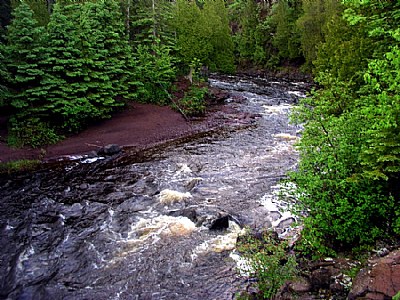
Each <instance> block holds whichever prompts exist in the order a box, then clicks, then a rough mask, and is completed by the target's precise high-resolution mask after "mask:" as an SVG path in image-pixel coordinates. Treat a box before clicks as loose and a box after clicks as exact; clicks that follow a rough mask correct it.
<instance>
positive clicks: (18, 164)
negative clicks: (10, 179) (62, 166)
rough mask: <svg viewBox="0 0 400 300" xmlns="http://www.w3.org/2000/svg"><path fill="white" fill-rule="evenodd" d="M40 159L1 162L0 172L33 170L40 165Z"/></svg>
mask: <svg viewBox="0 0 400 300" xmlns="http://www.w3.org/2000/svg"><path fill="white" fill-rule="evenodd" d="M40 163H41V162H40V160H36V159H21V160H15V161H10V162H4V163H0V174H11V173H16V172H26V171H33V170H35V169H36V168H37V167H38V166H39V165H40Z"/></svg>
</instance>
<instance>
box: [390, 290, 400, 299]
mask: <svg viewBox="0 0 400 300" xmlns="http://www.w3.org/2000/svg"><path fill="white" fill-rule="evenodd" d="M392 299H393V300H400V291H399V292H397V294H396V295H394V296H393V298H392Z"/></svg>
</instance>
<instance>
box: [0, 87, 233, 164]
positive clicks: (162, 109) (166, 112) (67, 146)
mask: <svg viewBox="0 0 400 300" xmlns="http://www.w3.org/2000/svg"><path fill="white" fill-rule="evenodd" d="M226 96H227V95H221V94H218V93H217V92H214V98H215V99H214V100H215V103H213V104H211V105H209V107H208V110H207V113H206V115H205V116H204V117H202V118H196V119H192V120H186V119H185V118H184V117H183V116H182V115H181V114H180V113H178V112H176V111H174V110H173V109H172V108H170V107H169V106H157V105H153V104H140V103H131V104H129V106H128V108H127V109H125V110H124V111H122V112H120V113H118V114H115V115H114V116H113V117H112V118H111V119H109V120H105V121H102V122H99V123H97V124H95V125H92V126H91V127H89V128H87V129H86V130H84V131H82V132H80V133H79V134H76V135H73V136H70V137H67V138H66V139H64V140H63V141H61V142H59V143H57V144H55V145H49V146H46V147H42V148H39V149H32V148H23V149H15V148H11V147H9V146H8V145H7V143H6V139H5V136H6V133H7V132H6V130H5V121H3V123H4V124H2V125H3V126H2V128H4V129H3V130H2V132H1V133H0V137H1V141H0V162H9V161H13V160H20V159H39V160H43V161H48V160H52V159H55V158H59V157H65V156H72V155H83V154H88V153H91V152H93V151H97V150H99V149H101V148H102V147H104V146H105V145H109V144H117V145H119V146H121V147H127V148H129V149H130V150H134V149H142V148H148V147H151V146H152V145H157V144H160V143H163V142H167V141H171V140H174V139H179V138H183V137H185V136H191V135H193V134H196V133H199V132H206V131H209V130H213V129H216V128H218V127H221V126H224V124H226V123H227V122H229V119H231V118H229V115H232V114H233V113H234V112H233V111H232V109H231V108H228V107H226V106H224V105H223V103H222V102H223V98H224V97H226Z"/></svg>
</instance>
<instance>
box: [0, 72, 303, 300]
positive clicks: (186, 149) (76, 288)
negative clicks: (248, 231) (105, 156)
mask: <svg viewBox="0 0 400 300" xmlns="http://www.w3.org/2000/svg"><path fill="white" fill-rule="evenodd" d="M210 84H211V85H212V86H215V87H218V88H221V89H226V90H228V91H229V93H230V98H229V99H228V100H227V105H228V106H231V107H232V108H234V109H236V110H237V111H239V112H240V113H242V116H243V113H244V114H245V116H250V117H249V118H242V119H241V120H238V124H237V126H236V127H235V130H223V131H219V132H214V133H212V134H209V135H206V136H202V137H199V138H196V139H194V140H192V141H187V142H184V143H179V144H174V145H169V146H168V147H165V148H164V149H161V148H159V149H158V150H156V151H153V152H151V155H148V156H146V157H143V158H135V159H132V160H126V162H125V163H120V164H113V163H112V162H109V161H107V160H99V161H96V162H92V161H90V160H86V161H83V162H80V163H70V164H66V165H65V164H63V165H60V166H58V167H55V168H53V170H45V171H38V172H36V173H33V174H29V175H18V176H14V177H12V178H1V179H0V199H1V200H0V201H1V203H0V230H1V231H0V232H1V236H0V242H1V244H0V245H1V249H0V259H1V264H0V299H98V300H99V299H233V298H234V295H235V293H236V292H237V291H238V289H240V288H243V287H244V286H245V285H246V280H247V278H246V277H244V276H240V275H239V273H238V272H237V257H238V255H237V253H236V251H235V242H236V238H237V236H238V235H239V234H240V233H241V232H242V228H243V227H245V226H248V227H252V228H256V229H257V228H265V227H271V226H274V227H276V230H277V231H278V232H279V233H281V234H282V233H284V231H285V228H287V225H288V224H290V223H291V222H292V221H293V219H292V217H291V216H290V215H289V214H288V213H284V212H282V211H279V207H278V206H279V203H278V202H276V199H275V198H276V194H277V190H278V187H279V185H278V182H279V180H280V179H282V178H284V177H285V174H286V172H287V171H288V170H292V169H294V168H295V166H296V163H297V159H298V158H297V153H296V152H295V150H294V147H293V144H294V143H295V141H296V140H297V138H298V135H299V131H300V128H297V127H294V126H292V125H289V124H288V112H289V111H290V109H291V107H292V105H293V104H294V103H296V101H297V100H298V98H299V97H303V96H304V93H305V90H306V88H307V84H306V83H302V82H283V81H274V80H267V79H261V78H250V77H234V76H225V77H215V78H211V79H210ZM274 199H275V200H274Z"/></svg>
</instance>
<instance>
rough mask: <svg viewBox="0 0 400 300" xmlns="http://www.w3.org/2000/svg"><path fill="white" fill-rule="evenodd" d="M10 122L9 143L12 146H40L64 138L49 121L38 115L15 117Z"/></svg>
mask: <svg viewBox="0 0 400 300" xmlns="http://www.w3.org/2000/svg"><path fill="white" fill-rule="evenodd" d="M10 124H11V129H10V130H9V132H8V144H9V145H10V146H12V147H19V148H20V147H24V146H31V147H33V148H38V147H40V146H43V145H49V144H55V143H56V142H58V141H60V140H61V139H62V138H63V137H62V136H60V135H59V134H57V133H56V132H55V130H54V129H53V128H51V127H50V126H49V124H48V123H45V122H44V121H42V120H40V119H39V118H36V117H25V116H24V117H22V118H21V117H19V116H17V117H13V118H12V119H11V121H10Z"/></svg>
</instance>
